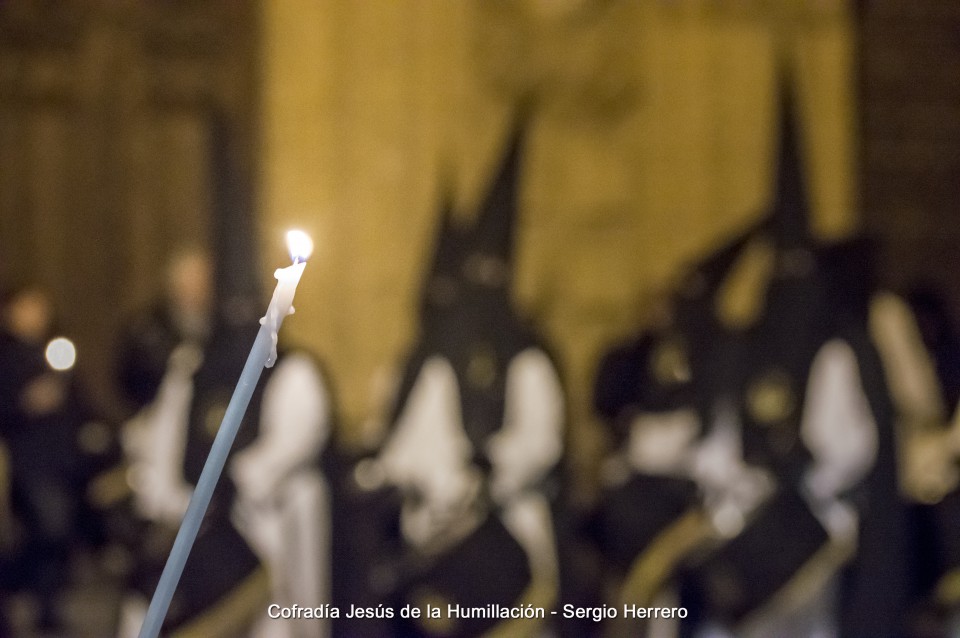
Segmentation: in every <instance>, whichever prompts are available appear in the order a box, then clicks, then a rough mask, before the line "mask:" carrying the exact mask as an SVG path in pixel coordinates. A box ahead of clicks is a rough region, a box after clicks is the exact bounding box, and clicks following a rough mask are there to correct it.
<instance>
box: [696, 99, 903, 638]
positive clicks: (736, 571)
mask: <svg viewBox="0 0 960 638" xmlns="http://www.w3.org/2000/svg"><path fill="white" fill-rule="evenodd" d="M782 118H783V126H782V129H781V140H780V149H781V152H780V164H779V170H778V173H777V175H778V182H777V191H776V198H775V201H774V204H773V212H772V217H771V219H770V221H769V224H770V229H771V234H772V238H773V241H774V247H775V251H776V254H775V265H774V272H773V274H772V277H771V281H770V283H769V287H768V290H767V294H766V299H765V302H766V303H765V308H764V312H763V315H762V317H761V318H760V319H759V321H758V322H757V323H756V324H755V325H754V326H752V327H751V328H750V329H749V330H748V331H747V332H746V333H745V334H744V335H742V338H740V339H738V341H739V344H738V345H737V347H736V348H735V349H733V350H731V351H730V352H729V353H728V354H729V358H727V359H726V360H725V362H724V366H725V367H726V368H727V375H726V377H727V383H726V384H725V385H724V387H723V388H718V389H719V390H720V391H719V392H716V393H715V394H713V395H712V396H711V397H709V399H710V401H711V402H712V405H713V414H712V415H711V420H710V424H709V428H708V435H707V438H706V439H705V441H704V443H703V445H702V447H701V450H700V451H699V452H698V458H697V459H696V461H695V463H694V467H695V469H694V474H695V475H696V477H697V481H698V483H699V485H700V489H701V492H702V496H703V499H704V507H705V510H706V512H707V514H708V517H709V518H710V520H711V523H712V524H713V526H714V528H715V531H716V539H715V542H714V545H715V549H713V550H710V551H705V552H703V553H702V555H701V556H700V557H698V558H696V559H695V560H691V561H689V563H688V568H687V570H686V572H685V574H684V575H683V577H682V578H681V590H680V591H681V604H684V605H686V606H689V607H690V609H691V613H690V616H689V618H688V620H687V621H686V622H685V625H686V626H685V628H684V634H685V635H697V633H696V632H697V631H703V630H704V628H706V627H711V626H712V627H718V628H721V629H719V630H723V629H724V628H725V630H727V631H731V630H735V631H736V635H746V636H751V635H758V636H759V635H763V636H766V635H777V636H785V637H786V636H798V637H799V636H809V635H819V634H817V632H826V635H840V636H845V637H846V636H898V635H901V630H900V629H899V624H898V623H901V622H902V621H903V615H902V614H903V603H904V600H905V598H904V596H903V589H904V588H905V587H906V583H905V580H906V574H905V573H904V564H903V560H902V554H898V551H897V550H898V547H902V543H903V542H904V541H905V540H906V539H905V538H904V536H903V534H904V533H905V527H904V520H903V518H902V515H901V514H902V511H901V509H900V508H899V506H898V499H897V493H896V468H895V455H894V449H893V433H892V409H891V406H890V401H889V398H888V395H887V390H886V384H885V381H884V378H883V371H882V368H881V366H880V362H879V358H878V355H877V353H876V351H875V350H874V348H873V345H872V343H871V341H870V339H869V335H868V330H867V313H866V307H867V303H866V301H865V300H866V299H867V298H868V296H869V289H868V288H869V284H868V282H867V281H866V280H865V278H864V277H862V276H859V275H861V274H862V273H861V272H859V271H857V268H861V269H862V265H860V264H859V263H858V262H859V260H858V259H857V257H861V256H862V253H860V252H859V251H858V250H857V248H858V246H859V244H857V243H856V242H851V243H847V244H842V245H836V246H830V247H825V246H818V245H816V244H815V242H814V240H813V238H812V236H811V232H810V229H809V221H808V215H809V206H808V202H807V196H806V193H807V188H806V186H805V181H804V177H803V175H804V174H803V171H802V169H801V157H802V153H801V152H800V149H799V145H798V142H799V139H798V136H797V135H796V130H795V124H796V122H795V120H794V116H793V113H792V109H791V102H790V100H789V96H787V99H785V100H784V102H783V110H782ZM854 552H856V558H855V559H853V561H852V562H851V563H850V564H849V565H848V566H847V567H843V566H844V564H845V563H847V562H848V561H850V560H851V557H853V555H854ZM883 552H887V553H888V555H884V553H883ZM841 572H842V576H840V577H838V574H841ZM871 596H873V597H872V598H871ZM718 635H724V634H722V633H721V634H718Z"/></svg>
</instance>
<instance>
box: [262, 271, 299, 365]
mask: <svg viewBox="0 0 960 638" xmlns="http://www.w3.org/2000/svg"><path fill="white" fill-rule="evenodd" d="M306 266H307V263H306V262H300V263H297V264H293V265H292V266H288V267H286V268H277V270H276V271H275V272H274V273H273V276H274V277H276V278H277V287H276V288H275V289H274V291H273V298H272V299H271V300H270V306H269V307H268V308H267V314H265V315H264V316H263V317H262V318H261V319H260V325H261V326H267V328H268V329H269V330H270V338H271V340H272V343H273V345H272V347H271V349H270V356H268V357H267V360H266V362H265V363H264V366H265V367H267V368H272V367H273V364H274V363H276V361H277V333H278V332H280V324H282V323H283V320H284V318H286V316H287V315H292V314H293V295H294V293H295V292H296V291H297V284H299V283H300V277H301V276H302V275H303V269H304V268H305V267H306Z"/></svg>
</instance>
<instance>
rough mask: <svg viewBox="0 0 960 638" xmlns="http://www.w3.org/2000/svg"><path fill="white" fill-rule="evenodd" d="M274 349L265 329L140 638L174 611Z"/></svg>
mask: <svg viewBox="0 0 960 638" xmlns="http://www.w3.org/2000/svg"><path fill="white" fill-rule="evenodd" d="M272 345H273V340H272V335H271V330H270V327H269V326H261V328H260V332H258V333H257V338H256V340H255V341H254V342H253V347H252V348H251V349H250V355H249V356H248V357H247V363H246V364H245V365H244V366H243V373H242V374H241V375H240V381H238V382H237V387H236V388H235V389H234V391H233V396H232V397H231V398H230V403H229V404H228V405H227V411H226V413H225V414H224V415H223V421H222V422H221V423H220V429H219V430H218V431H217V436H216V438H215V439H214V440H213V447H212V448H211V449H210V455H209V456H208V457H207V461H206V463H205V464H204V466H203V471H202V472H201V473H200V480H199V481H197V486H196V488H195V489H194V491H193V496H192V497H191V498H190V504H189V505H188V506H187V512H186V514H184V515H183V522H182V523H181V524H180V531H179V532H177V538H176V540H175V541H174V542H173V549H171V550H170V556H169V557H168V558H167V564H166V565H165V566H164V568H163V573H162V574H161V575H160V582H159V583H158V584H157V589H156V591H155V592H154V594H153V600H151V601H150V607H149V608H148V609H147V616H146V618H145V619H144V621H143V626H142V627H141V628H140V638H157V636H159V635H160V628H161V627H162V626H163V620H164V618H166V616H167V609H168V608H169V607H170V601H171V600H172V599H173V593H174V592H175V591H176V589H177V584H178V583H179V582H180V575H181V574H183V568H184V565H186V563H187V557H188V556H189V555H190V549H191V548H192V547H193V542H194V540H196V538H197V532H198V531H199V530H200V524H201V523H202V522H203V516H204V514H206V512H207V507H208V506H209V505H210V499H211V497H212V496H213V491H214V488H216V487H217V482H218V481H219V480H220V474H221V473H222V472H223V466H224V465H225V464H226V462H227V456H228V455H229V454H230V448H232V447H233V441H234V439H235V438H236V436H237V430H238V429H239V428H240V422H241V421H242V420H243V415H244V413H246V411H247V406H248V405H249V404H250V398H251V397H252V396H253V391H254V390H255V389H256V387H257V382H258V381H259V380H260V375H261V374H262V373H263V366H264V363H265V362H266V360H267V356H268V355H269V353H270V349H271V347H272Z"/></svg>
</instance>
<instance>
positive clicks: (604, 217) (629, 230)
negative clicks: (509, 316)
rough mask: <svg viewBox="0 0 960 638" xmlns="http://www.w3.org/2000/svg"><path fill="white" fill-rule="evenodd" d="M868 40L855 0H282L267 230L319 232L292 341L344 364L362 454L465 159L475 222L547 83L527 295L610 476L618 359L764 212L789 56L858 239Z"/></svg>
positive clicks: (271, 83) (271, 60)
mask: <svg viewBox="0 0 960 638" xmlns="http://www.w3.org/2000/svg"><path fill="white" fill-rule="evenodd" d="M774 7H776V8H774ZM851 34H852V18H851V16H850V15H849V10H848V7H847V3H846V2H842V1H841V0H835V1H821V2H812V1H809V2H808V1H800V0H797V1H795V2H777V3H774V2H763V1H761V0H755V1H753V2H733V1H730V2H722V1H721V2H706V1H697V0H677V1H673V2H666V1H663V2H652V1H651V2H646V1H644V2H635V1H632V0H609V1H606V2H602V1H590V0H569V1H566V2H559V1H558V2H548V1H546V0H517V1H515V2H506V1H503V0H500V1H496V2H479V1H477V2H468V1H467V0H463V1H450V0H365V1H364V2H343V1H335V0H272V1H268V2H265V3H264V6H263V14H262V68H261V78H262V82H263V85H262V113H261V114H262V128H261V132H262V149H261V150H262V155H261V157H262V163H261V166H262V172H261V175H262V183H261V197H262V200H261V203H262V209H263V212H264V217H263V220H264V221H263V230H264V233H265V235H264V236H265V238H267V239H268V240H272V239H275V238H279V236H280V233H281V231H282V230H283V229H285V228H286V227H287V226H289V225H301V226H304V227H306V228H308V229H309V230H311V231H312V232H313V233H315V235H316V236H317V238H318V253H317V256H316V258H315V259H314V260H313V261H312V263H311V264H310V267H309V269H308V271H307V274H306V275H305V277H304V282H303V284H302V290H301V292H300V293H299V295H298V303H297V308H298V314H297V316H295V317H293V318H291V319H290V321H289V324H285V326H287V325H288V326H289V330H290V334H291V335H292V337H293V339H294V340H295V341H297V342H299V343H302V344H306V345H308V346H310V347H311V348H313V349H315V350H316V351H317V352H318V353H320V354H321V355H322V356H323V357H324V358H325V359H326V360H327V361H328V363H329V364H330V367H331V369H332V371H333V372H334V374H335V379H336V383H337V386H338V389H339V391H340V398H341V402H342V409H343V413H344V430H343V434H344V436H345V440H347V441H350V442H357V441H358V440H359V438H360V436H361V433H362V432H363V431H364V430H363V428H362V424H363V423H364V422H365V421H367V420H369V419H370V418H375V417H376V415H377V413H378V406H379V405H381V402H382V398H378V396H380V395H382V392H379V391H378V390H377V389H376V388H377V387H378V386H383V385H384V384H383V382H382V379H383V378H384V371H389V370H391V369H392V368H394V367H395V365H396V363H397V361H398V360H399V358H400V357H401V355H402V352H403V351H404V349H405V348H406V346H407V345H408V344H409V342H410V339H411V338H412V336H413V330H414V329H415V327H416V318H415V315H414V314H413V308H414V303H415V300H416V295H417V293H418V288H419V281H420V277H421V275H422V268H423V264H424V258H425V256H426V255H427V254H428V253H429V251H430V248H431V246H430V244H431V241H432V238H433V223H434V220H435V215H436V213H437V200H438V192H437V191H438V179H439V176H440V174H441V167H444V168H446V167H449V168H452V169H453V172H454V177H455V180H456V185H457V188H458V192H457V196H458V199H459V203H460V204H461V208H462V209H463V210H470V206H471V205H472V203H473V202H475V200H476V199H477V198H478V197H479V195H480V190H481V189H482V187H483V182H484V179H485V178H486V176H487V174H488V172H489V171H490V169H491V166H492V164H493V163H494V162H495V161H496V159H497V154H498V152H499V145H500V143H501V142H502V139H503V135H504V134H505V132H506V127H507V126H508V124H509V116H510V104H511V103H512V101H513V100H514V99H515V97H516V95H518V94H519V93H520V92H523V91H529V90H535V91H536V93H537V95H539V96H540V98H541V102H540V104H541V109H540V114H539V116H538V118H537V120H536V125H535V129H534V130H533V132H532V133H533V135H532V139H531V140H530V142H531V144H530V148H529V153H528V161H527V171H526V182H525V185H524V191H523V197H522V210H523V218H522V222H521V228H520V237H519V264H518V267H519V272H518V279H517V286H516V294H517V297H518V299H519V300H520V302H521V304H522V305H523V307H524V308H526V309H527V310H528V311H529V312H532V313H534V315H535V316H536V317H537V318H538V319H539V320H540V321H541V323H542V325H543V326H544V328H545V329H546V331H547V333H548V335H549V336H550V337H551V339H552V340H553V342H554V344H555V346H556V349H557V351H558V353H559V354H560V356H561V363H562V365H563V368H564V373H565V375H566V378H567V381H568V384H569V390H570V392H569V394H570V400H571V406H572V415H573V418H572V424H571V435H570V436H571V438H570V442H571V444H572V445H573V452H572V453H573V455H574V460H575V461H576V462H577V464H578V465H579V466H584V465H585V464H588V463H589V462H590V461H591V460H592V459H593V458H594V456H595V454H594V452H595V450H596V444H597V442H598V440H599V439H598V437H597V430H596V428H595V427H593V425H594V424H593V423H592V421H591V420H590V418H589V417H588V413H589V388H590V383H591V376H592V374H593V372H594V370H593V367H594V366H595V363H596V357H597V354H598V353H599V352H600V350H601V348H602V347H603V346H604V345H605V344H608V343H609V342H610V340H611V339H614V338H616V337H617V336H619V335H623V334H625V333H626V332H628V331H629V330H630V329H631V328H632V327H634V326H636V325H637V322H638V320H640V318H641V317H642V314H643V304H642V299H643V297H644V295H645V294H646V293H647V292H648V291H650V290H652V289H654V288H656V287H657V286H660V285H662V284H663V282H665V281H666V280H667V279H668V278H669V277H670V276H671V275H672V274H673V273H675V271H676V269H677V267H678V265H679V264H681V263H682V262H683V261H684V260H685V259H687V258H689V257H692V256H694V255H696V254H699V253H700V252H702V251H705V250H707V249H708V248H709V247H710V245H711V244H712V243H713V242H715V241H716V240H717V239H718V237H720V236H723V235H726V234H728V233H731V232H734V231H735V230H736V229H737V228H739V227H741V226H742V225H743V224H745V223H746V222H748V221H749V220H751V219H755V218H756V216H757V215H758V214H760V211H761V210H762V209H763V207H764V202H765V201H766V200H767V197H768V195H769V187H770V182H771V180H772V171H773V169H774V166H775V161H774V159H775V155H774V153H775V151H776V148H775V145H776V126H777V125H776V115H775V112H774V108H775V102H776V80H775V68H776V62H775V60H784V61H785V62H784V63H785V64H788V65H790V67H791V68H792V70H793V76H794V78H795V81H796V86H797V92H798V94H799V96H800V98H801V102H802V104H801V111H802V115H803V117H804V119H805V122H806V126H807V129H806V131H805V134H806V142H807V143H808V149H809V153H808V155H809V159H810V161H811V163H812V168H813V173H812V188H813V199H814V203H815V207H816V214H817V220H816V222H817V228H818V230H819V231H820V232H821V234H823V235H825V236H826V235H832V236H837V235H842V234H845V233H847V232H849V230H850V229H851V227H852V226H853V225H854V223H855V213H856V210H857V202H856V201H855V193H856V188H855V175H854V167H855V157H854V149H855V146H856V145H855V131H854V130H853V128H854V127H853V122H854V115H853V114H854V104H853V100H854V97H853V95H854V86H855V84H854V81H853V78H852V75H851V74H852V69H853V66H854V65H853V59H852V58H853V38H852V35H851ZM272 243H274V244H277V245H278V248H277V252H276V253H274V254H272V255H269V258H270V259H271V260H273V261H275V260H279V259H282V257H281V256H280V252H279V251H280V249H279V241H274V242H272ZM273 261H269V262H268V263H273ZM378 379H380V380H379V381H378Z"/></svg>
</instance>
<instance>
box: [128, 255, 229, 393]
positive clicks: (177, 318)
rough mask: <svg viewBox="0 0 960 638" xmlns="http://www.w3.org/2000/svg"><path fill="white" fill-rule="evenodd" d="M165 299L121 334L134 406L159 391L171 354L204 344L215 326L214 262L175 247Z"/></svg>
mask: <svg viewBox="0 0 960 638" xmlns="http://www.w3.org/2000/svg"><path fill="white" fill-rule="evenodd" d="M166 277H167V280H166V291H165V293H164V296H163V298H162V299H160V300H159V301H158V302H156V303H155V304H153V305H152V306H150V307H148V308H146V309H144V310H142V311H140V312H138V313H137V314H135V315H134V316H133V317H131V318H130V319H129V320H128V322H127V324H126V325H125V327H124V328H123V332H122V334H121V336H120V341H119V345H118V350H119V353H120V356H119V359H118V362H117V383H118V386H119V390H120V392H121V394H122V395H123V397H124V398H125V399H127V400H128V401H129V402H130V403H131V406H132V407H133V408H134V409H135V410H139V409H141V408H143V407H144V406H145V405H147V404H148V403H150V401H151V400H153V398H154V397H155V396H156V394H157V390H158V389H159V388H160V383H161V381H162V380H163V375H164V374H165V373H166V371H167V363H168V360H169V359H170V355H171V354H172V353H173V351H174V350H175V349H176V347H177V346H179V345H181V344H185V343H189V344H193V345H196V346H202V345H203V343H204V342H205V341H206V339H207V336H208V334H209V332H210V309H211V304H212V293H211V288H212V278H213V274H212V267H211V264H210V258H209V256H208V255H207V254H206V253H205V252H204V251H202V250H200V249H199V248H193V247H186V248H182V249H180V250H179V251H177V252H175V253H174V254H173V256H172V257H171V259H170V261H169V264H168V266H167V273H166Z"/></svg>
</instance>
